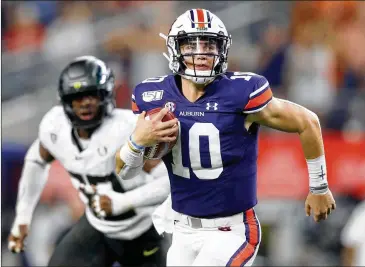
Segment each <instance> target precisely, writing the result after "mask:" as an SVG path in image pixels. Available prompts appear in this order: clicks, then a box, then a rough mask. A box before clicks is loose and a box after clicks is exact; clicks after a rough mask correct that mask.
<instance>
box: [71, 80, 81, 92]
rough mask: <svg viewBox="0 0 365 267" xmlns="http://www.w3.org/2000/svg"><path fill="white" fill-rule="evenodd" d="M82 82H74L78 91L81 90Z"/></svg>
mask: <svg viewBox="0 0 365 267" xmlns="http://www.w3.org/2000/svg"><path fill="white" fill-rule="evenodd" d="M81 85H82V84H81V82H74V84H73V87H74V88H75V89H76V90H79V89H80V88H81Z"/></svg>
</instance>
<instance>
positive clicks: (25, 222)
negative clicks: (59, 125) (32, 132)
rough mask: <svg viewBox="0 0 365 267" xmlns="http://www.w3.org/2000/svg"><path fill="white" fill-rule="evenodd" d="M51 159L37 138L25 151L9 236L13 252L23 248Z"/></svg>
mask: <svg viewBox="0 0 365 267" xmlns="http://www.w3.org/2000/svg"><path fill="white" fill-rule="evenodd" d="M53 160H54V158H53V157H52V155H51V153H49V151H48V150H47V149H46V148H45V147H44V146H43V145H42V144H41V143H40V141H39V139H37V140H35V141H34V142H33V144H32V145H31V146H30V148H29V149H28V151H27V154H26V156H25V160H24V166H23V170H22V174H21V178H20V181H19V186H18V197H17V203H16V215H15V220H14V224H13V227H12V230H11V234H10V236H9V249H10V250H11V251H13V252H17V253H19V252H20V251H22V250H23V247H24V244H23V241H24V239H25V237H26V236H27V233H28V228H29V225H30V223H31V220H32V216H33V212H34V209H35V207H36V205H37V203H38V200H39V198H40V196H41V193H42V191H43V188H44V186H45V184H46V181H47V175H48V170H49V164H48V163H50V162H52V161H53Z"/></svg>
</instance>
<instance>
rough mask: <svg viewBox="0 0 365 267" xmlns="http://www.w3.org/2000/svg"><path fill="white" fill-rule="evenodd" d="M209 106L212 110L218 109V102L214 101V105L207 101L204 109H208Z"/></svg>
mask: <svg viewBox="0 0 365 267" xmlns="http://www.w3.org/2000/svg"><path fill="white" fill-rule="evenodd" d="M210 108H213V110H218V103H214V105H212V104H210V103H207V107H206V110H210Z"/></svg>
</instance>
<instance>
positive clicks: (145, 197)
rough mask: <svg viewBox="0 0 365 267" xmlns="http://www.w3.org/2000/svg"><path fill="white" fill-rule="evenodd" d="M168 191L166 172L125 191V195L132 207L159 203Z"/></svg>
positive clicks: (168, 183) (168, 184)
mask: <svg viewBox="0 0 365 267" xmlns="http://www.w3.org/2000/svg"><path fill="white" fill-rule="evenodd" d="M162 164H163V163H162ZM169 193H170V182H169V178H168V175H167V173H166V174H165V175H163V176H160V177H154V180H153V181H152V182H149V183H147V184H145V185H143V186H141V187H138V188H136V189H134V190H131V191H128V192H126V193H125V196H126V197H127V199H128V201H129V202H130V204H131V206H132V207H133V208H140V207H146V206H153V205H158V204H161V203H162V202H163V201H164V200H165V199H166V198H167V196H168V195H169Z"/></svg>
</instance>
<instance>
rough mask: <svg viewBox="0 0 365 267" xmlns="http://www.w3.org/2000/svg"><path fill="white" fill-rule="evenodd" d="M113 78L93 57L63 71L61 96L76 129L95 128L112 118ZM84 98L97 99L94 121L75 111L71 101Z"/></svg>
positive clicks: (59, 91) (73, 63)
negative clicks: (92, 97)
mask: <svg viewBox="0 0 365 267" xmlns="http://www.w3.org/2000/svg"><path fill="white" fill-rule="evenodd" d="M113 89H114V75H113V72H112V70H111V69H110V68H108V67H107V66H106V64H105V63H104V62H103V61H102V60H100V59H98V58H96V57H94V56H82V57H78V58H76V59H74V60H73V61H71V62H70V63H69V64H68V65H67V66H66V67H65V68H64V69H63V71H62V72H61V75H60V78H59V83H58V96H59V100H60V102H61V104H62V106H63V108H64V111H65V113H66V115H67V117H68V118H69V119H70V121H71V123H72V125H73V127H75V128H84V129H89V128H95V127H97V126H99V125H100V124H101V122H102V121H103V119H104V118H105V117H106V116H108V115H110V113H111V112H112V110H113V109H114V107H115V103H114V93H113ZM83 95H92V96H98V97H99V99H100V102H99V111H98V113H97V115H96V116H95V117H94V118H93V119H91V120H87V121H86V120H82V119H80V118H79V117H78V116H77V115H76V114H75V112H74V110H73V109H72V101H73V100H74V99H75V98H78V97H80V96H83Z"/></svg>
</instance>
